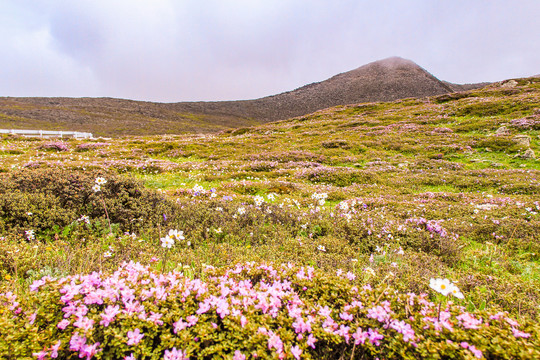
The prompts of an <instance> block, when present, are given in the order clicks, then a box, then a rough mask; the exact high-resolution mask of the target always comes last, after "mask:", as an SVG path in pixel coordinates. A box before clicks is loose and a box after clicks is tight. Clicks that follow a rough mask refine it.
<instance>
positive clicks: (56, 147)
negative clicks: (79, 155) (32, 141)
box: [39, 141, 69, 151]
mask: <svg viewBox="0 0 540 360" xmlns="http://www.w3.org/2000/svg"><path fill="white" fill-rule="evenodd" d="M39 149H41V150H53V151H69V147H68V145H67V144H66V143H65V142H62V141H54V142H47V143H44V144H41V145H40V146H39Z"/></svg>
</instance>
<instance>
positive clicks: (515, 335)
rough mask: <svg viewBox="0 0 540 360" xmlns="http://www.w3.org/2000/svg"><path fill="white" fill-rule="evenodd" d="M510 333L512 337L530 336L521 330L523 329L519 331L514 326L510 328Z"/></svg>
mask: <svg viewBox="0 0 540 360" xmlns="http://www.w3.org/2000/svg"><path fill="white" fill-rule="evenodd" d="M512 334H513V335H514V337H517V338H520V337H522V338H525V339H526V338H530V337H531V334H528V333H526V332H523V331H519V330H518V329H515V328H512Z"/></svg>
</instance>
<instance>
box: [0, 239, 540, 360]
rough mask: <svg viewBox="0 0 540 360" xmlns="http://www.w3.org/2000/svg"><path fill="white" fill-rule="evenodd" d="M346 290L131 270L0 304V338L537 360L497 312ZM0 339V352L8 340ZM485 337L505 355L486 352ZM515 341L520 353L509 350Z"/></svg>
mask: <svg viewBox="0 0 540 360" xmlns="http://www.w3.org/2000/svg"><path fill="white" fill-rule="evenodd" d="M172 236H175V234H174V233H173V234H172ZM352 279H354V277H353V276H351V275H350V274H343V272H338V275H337V277H330V278H328V276H327V275H324V274H322V273H319V272H317V271H316V270H315V269H313V268H312V267H297V266H294V265H291V264H283V265H281V266H277V267H274V266H272V265H268V264H255V263H247V264H243V265H241V264H239V265H236V266H233V267H230V268H228V269H217V270H216V269H213V268H208V269H207V273H206V276H205V280H204V281H203V280H201V279H191V278H188V277H185V276H184V275H183V274H182V273H179V272H172V273H165V274H156V273H154V272H152V271H151V270H150V269H149V268H148V267H145V266H142V265H140V264H137V263H133V262H131V263H124V264H123V265H122V266H121V267H120V268H119V269H118V270H117V271H116V272H115V273H113V274H112V275H110V276H107V275H104V274H102V273H92V274H90V275H85V276H81V275H76V276H69V277H66V278H61V279H53V278H51V277H45V278H43V279H41V280H37V281H35V282H34V283H33V284H32V285H31V290H32V291H33V295H32V296H34V297H35V299H33V300H32V299H30V301H34V303H35V301H36V300H37V299H42V301H41V303H40V306H39V307H38V308H36V309H34V308H33V307H30V308H25V307H23V306H21V305H20V304H19V300H18V299H17V297H16V296H14V295H13V294H11V293H6V294H0V306H2V307H3V308H5V309H6V310H7V311H8V316H9V317H10V319H11V320H10V321H12V322H13V321H15V322H14V323H13V324H15V325H13V326H14V327H15V329H13V330H12V329H9V331H22V332H23V333H24V336H35V335H32V334H38V332H37V331H36V329H38V328H41V329H43V328H48V329H51V330H50V332H48V333H49V334H51V335H52V336H51V337H35V338H33V339H34V340H35V341H31V342H29V344H30V345H29V348H28V349H26V350H24V351H28V352H32V354H33V356H34V357H35V358H38V359H49V358H57V357H58V358H70V357H73V356H79V357H81V358H86V359H92V358H94V357H95V356H96V355H99V357H101V358H111V357H113V358H124V359H141V358H165V359H184V358H186V359H187V358H188V357H189V358H203V357H228V358H235V359H247V358H255V357H257V358H267V357H277V358H280V359H283V358H294V359H301V358H306V357H307V358H319V357H321V356H322V355H323V354H324V351H327V349H328V348H329V347H332V346H338V347H339V348H340V349H342V351H343V352H344V353H346V354H348V355H347V356H348V357H354V352H356V353H357V354H358V355H359V356H360V355H362V354H364V355H365V356H366V357H368V358H372V357H380V358H392V357H394V355H395V354H396V351H399V352H400V354H405V355H407V356H408V357H411V358H419V357H423V356H422V354H427V351H432V350H433V349H437V350H436V351H438V352H440V354H442V356H448V355H449V354H453V355H455V356H456V357H459V358H461V357H464V358H465V357H470V356H476V357H478V358H482V357H484V356H485V357H488V358H491V357H495V358H499V357H501V358H502V357H513V356H514V357H515V356H516V354H518V353H519V351H521V346H526V347H528V348H529V349H531V350H530V354H531V356H533V357H534V356H537V355H540V352H539V350H538V343H537V340H535V338H534V336H532V334H531V331H534V332H535V333H538V328H537V327H536V328H535V327H534V326H533V325H531V324H526V325H520V324H519V323H518V322H516V321H515V320H513V319H511V318H509V317H508V316H507V314H506V313H502V312H499V313H496V314H494V313H485V312H480V313H471V312H468V311H466V310H465V309H464V308H462V307H459V306H455V305H452V304H450V303H449V304H447V305H446V308H444V309H442V311H440V310H439V311H440V312H439V314H437V305H436V304H434V303H432V302H430V301H429V300H428V299H427V296H426V295H415V294H412V293H409V294H399V293H397V292H394V291H389V290H388V288H387V289H384V290H382V291H377V290H376V289H372V288H371V287H370V286H369V285H365V286H364V287H363V288H362V289H359V288H357V287H356V286H355V285H354V284H353V283H352V282H351V281H352ZM329 280H330V281H329ZM28 303H29V304H31V303H32V302H28ZM0 320H1V318H0ZM2 324H3V323H2V321H0V327H1V326H2ZM17 324H18V325H17ZM0 330H1V331H0V352H1V351H2V346H1V344H2V341H3V340H2V337H3V335H4V334H6V333H5V331H6V330H8V329H3V328H0ZM108 334H109V335H108ZM110 334H114V336H112V335H110ZM495 337H496V338H497V339H498V340H497V341H498V342H501V341H503V342H504V344H506V345H504V346H501V345H498V344H495V343H491V340H490V339H492V338H495ZM484 340H485V341H484ZM518 341H519V343H520V344H522V345H521V346H513V347H512V346H510V345H512V344H517V343H518ZM218 345H219V346H218ZM396 346H397V347H399V350H398V348H396ZM535 348H536V350H534V349H535ZM21 351H23V350H21ZM24 354H27V353H24ZM24 354H19V355H21V356H20V357H26V355H24ZM502 354H506V355H507V356H501V355H502ZM3 355H5V354H2V353H0V356H3ZM23 355H24V356H23Z"/></svg>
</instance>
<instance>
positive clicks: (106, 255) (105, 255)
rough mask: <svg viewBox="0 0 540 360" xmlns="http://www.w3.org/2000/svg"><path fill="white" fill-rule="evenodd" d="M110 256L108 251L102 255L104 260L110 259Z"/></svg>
mask: <svg viewBox="0 0 540 360" xmlns="http://www.w3.org/2000/svg"><path fill="white" fill-rule="evenodd" d="M111 256H112V252H110V251H107V252H105V253H104V254H103V257H105V258H110V257H111Z"/></svg>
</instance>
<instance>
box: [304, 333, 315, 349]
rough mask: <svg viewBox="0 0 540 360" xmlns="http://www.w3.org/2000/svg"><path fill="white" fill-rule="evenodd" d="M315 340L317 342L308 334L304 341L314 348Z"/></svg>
mask: <svg viewBox="0 0 540 360" xmlns="http://www.w3.org/2000/svg"><path fill="white" fill-rule="evenodd" d="M315 342H317V339H316V338H315V337H314V336H313V335H312V334H309V336H308V338H307V341H306V344H307V346H311V347H312V348H313V349H315Z"/></svg>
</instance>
